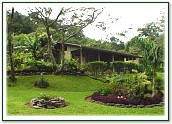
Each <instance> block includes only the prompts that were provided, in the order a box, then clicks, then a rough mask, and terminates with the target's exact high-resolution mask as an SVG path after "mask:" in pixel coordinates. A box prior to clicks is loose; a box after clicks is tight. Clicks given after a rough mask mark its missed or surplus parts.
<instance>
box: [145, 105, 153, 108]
mask: <svg viewBox="0 0 172 124" xmlns="http://www.w3.org/2000/svg"><path fill="white" fill-rule="evenodd" d="M152 107H154V105H146V106H145V108H152Z"/></svg>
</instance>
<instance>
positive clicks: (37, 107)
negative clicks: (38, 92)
mask: <svg viewBox="0 0 172 124" xmlns="http://www.w3.org/2000/svg"><path fill="white" fill-rule="evenodd" d="M32 107H33V108H35V109H41V108H42V107H39V106H32Z"/></svg>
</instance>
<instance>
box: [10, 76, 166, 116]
mask: <svg viewBox="0 0 172 124" xmlns="http://www.w3.org/2000/svg"><path fill="white" fill-rule="evenodd" d="M39 78H40V76H19V77H17V84H16V85H14V86H12V87H8V88H7V114H8V115H163V114H164V107H155V108H118V107H113V106H104V105H100V104H96V103H90V102H87V101H85V100H84V98H85V97H87V96H89V95H91V94H92V93H93V92H95V91H97V90H98V89H99V88H101V87H102V86H103V85H104V83H102V82H100V81H96V80H93V79H91V78H89V77H86V76H66V75H65V76H64V75H59V76H55V75H45V79H46V80H47V81H48V82H49V84H50V87H48V88H46V89H40V88H36V87H34V82H35V81H37V80H39ZM9 82H10V81H9V80H8V83H9ZM40 93H45V94H48V95H52V96H61V97H63V98H65V101H66V102H69V106H67V107H64V108H58V109H33V108H29V107H28V106H26V105H25V104H26V103H28V102H30V100H31V99H32V98H36V97H38V96H40Z"/></svg>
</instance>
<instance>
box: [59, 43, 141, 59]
mask: <svg viewBox="0 0 172 124" xmlns="http://www.w3.org/2000/svg"><path fill="white" fill-rule="evenodd" d="M58 44H61V43H58ZM65 45H70V46H77V47H82V48H85V49H91V50H97V51H102V52H107V53H114V54H118V55H124V56H129V57H137V58H142V57H141V56H138V55H133V54H128V53H122V52H117V51H112V50H105V49H101V48H93V47H88V46H83V45H79V44H72V43H65Z"/></svg>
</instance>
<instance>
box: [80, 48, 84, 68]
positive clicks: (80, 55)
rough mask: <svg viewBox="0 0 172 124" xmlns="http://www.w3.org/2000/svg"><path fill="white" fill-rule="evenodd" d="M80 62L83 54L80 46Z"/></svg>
mask: <svg viewBox="0 0 172 124" xmlns="http://www.w3.org/2000/svg"><path fill="white" fill-rule="evenodd" d="M80 63H81V65H82V64H83V54H82V47H80Z"/></svg>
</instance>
